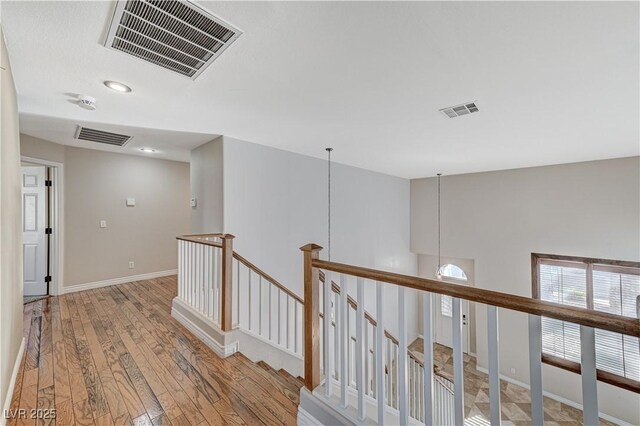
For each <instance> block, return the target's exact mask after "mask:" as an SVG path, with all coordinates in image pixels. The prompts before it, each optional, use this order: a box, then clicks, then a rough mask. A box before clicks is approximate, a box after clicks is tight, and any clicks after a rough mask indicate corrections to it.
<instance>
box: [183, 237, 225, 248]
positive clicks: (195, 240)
mask: <svg viewBox="0 0 640 426" xmlns="http://www.w3.org/2000/svg"><path fill="white" fill-rule="evenodd" d="M215 236H217V235H214V234H209V235H208V234H203V235H181V236H179V237H176V240H181V241H188V242H191V243H197V244H204V245H206V246H213V247H218V248H222V243H218V242H215V241H207V240H203V239H202V238H203V237H215ZM219 238H222V237H219Z"/></svg>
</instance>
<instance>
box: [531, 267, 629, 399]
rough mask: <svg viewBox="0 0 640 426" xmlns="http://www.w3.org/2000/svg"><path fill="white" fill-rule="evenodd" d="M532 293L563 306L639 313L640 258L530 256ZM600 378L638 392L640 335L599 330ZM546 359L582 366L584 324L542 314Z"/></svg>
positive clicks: (573, 367)
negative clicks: (581, 352) (532, 279)
mask: <svg viewBox="0 0 640 426" xmlns="http://www.w3.org/2000/svg"><path fill="white" fill-rule="evenodd" d="M532 257H533V265H534V267H535V271H534V282H533V295H534V297H536V298H539V299H542V300H547V301H550V302H555V303H560V304H563V305H571V306H577V307H580V308H586V309H593V310H596V311H602V312H608V313H611V314H615V315H624V316H628V317H632V318H637V317H638V311H637V309H638V305H637V304H638V303H640V262H622V261H611V260H603V259H586V258H576V257H569V256H548V255H537V254H534V255H532ZM595 334H596V342H595V343H596V367H597V369H598V379H599V380H602V381H604V382H607V383H611V384H614V385H617V386H622V387H625V388H628V389H632V390H635V391H636V392H640V342H639V339H638V338H637V337H631V336H626V335H622V334H619V333H613V332H610V331H606V330H600V329H596V330H595ZM542 352H543V362H546V363H548V364H552V365H556V366H558V367H562V368H566V369H569V370H572V371H578V369H579V366H580V364H579V363H580V326H579V325H577V324H572V323H568V322H564V321H560V320H555V319H552V318H544V317H543V318H542Z"/></svg>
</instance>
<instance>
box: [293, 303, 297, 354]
mask: <svg viewBox="0 0 640 426" xmlns="http://www.w3.org/2000/svg"><path fill="white" fill-rule="evenodd" d="M293 351H294V352H295V353H298V304H297V303H296V302H295V301H294V302H293Z"/></svg>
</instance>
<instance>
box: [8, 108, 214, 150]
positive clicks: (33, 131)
mask: <svg viewBox="0 0 640 426" xmlns="http://www.w3.org/2000/svg"><path fill="white" fill-rule="evenodd" d="M85 117H86V118H93V117H92V116H91V114H90V112H89V111H87V114H80V115H79V118H78V119H67V118H58V117H51V116H42V115H31V114H24V113H23V114H21V115H20V131H21V132H22V133H25V134H27V135H31V136H35V137H37V138H40V139H45V140H49V141H53V142H56V143H60V144H63V145H70V146H75V147H78V148H89V149H97V150H100V151H108V152H119V153H122V154H131V155H141V156H145V157H152V158H160V159H164V160H177V161H184V162H189V160H190V155H189V153H190V151H191V150H192V149H193V148H196V147H198V146H200V145H202V144H203V143H206V142H209V141H211V140H213V139H215V138H217V137H218V136H219V135H210V134H203V133H189V132H175V131H171V130H158V129H150V128H142V127H133V126H122V125H116V124H110V123H95V122H91V121H87V120H86V118H85ZM78 125H81V126H83V127H88V128H91V129H99V130H104V131H106V132H112V133H118V134H121V135H129V136H132V138H131V139H130V140H129V141H128V142H127V143H126V144H125V146H123V147H119V146H113V145H107V144H101V143H95V142H88V141H83V140H78V139H75V138H74V136H75V134H76V130H77V128H78ZM141 148H152V149H154V150H155V151H156V152H154V153H148V152H143V151H141V150H140V149H141Z"/></svg>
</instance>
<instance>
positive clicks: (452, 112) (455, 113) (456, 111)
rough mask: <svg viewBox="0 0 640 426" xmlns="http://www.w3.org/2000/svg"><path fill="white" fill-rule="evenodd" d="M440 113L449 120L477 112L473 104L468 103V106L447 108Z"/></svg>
mask: <svg viewBox="0 0 640 426" xmlns="http://www.w3.org/2000/svg"><path fill="white" fill-rule="evenodd" d="M440 112H441V113H443V114H444V115H446V116H447V117H449V118H456V117H460V116H461V115H467V114H471V113H472V112H478V107H477V106H476V104H475V102H469V103H468V104H462V105H457V106H452V107H449V108H442V109H441V110H440Z"/></svg>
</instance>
